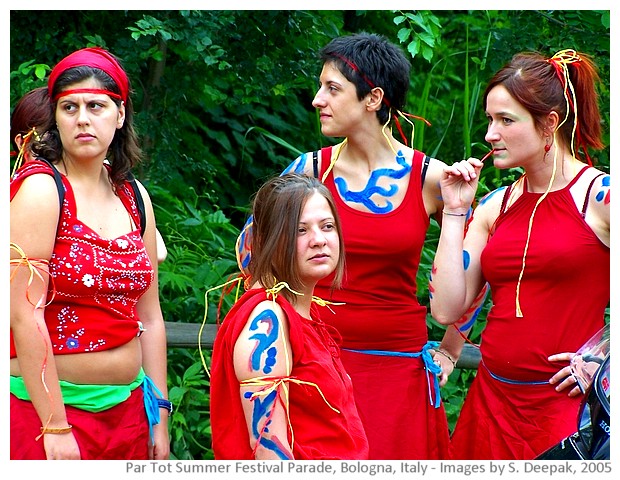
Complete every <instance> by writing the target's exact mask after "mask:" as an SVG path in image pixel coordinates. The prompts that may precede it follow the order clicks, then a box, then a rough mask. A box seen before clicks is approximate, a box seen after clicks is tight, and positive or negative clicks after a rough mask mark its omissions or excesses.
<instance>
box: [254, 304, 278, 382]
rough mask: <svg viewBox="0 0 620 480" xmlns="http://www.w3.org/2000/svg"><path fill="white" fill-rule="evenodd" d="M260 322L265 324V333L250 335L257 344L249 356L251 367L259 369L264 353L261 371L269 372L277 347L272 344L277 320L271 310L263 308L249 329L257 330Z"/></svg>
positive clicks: (274, 359) (276, 330)
mask: <svg viewBox="0 0 620 480" xmlns="http://www.w3.org/2000/svg"><path fill="white" fill-rule="evenodd" d="M260 323H266V324H267V333H255V334H254V335H252V336H250V340H256V341H257V342H258V344H257V345H256V347H255V348H254V351H253V352H252V356H251V362H252V369H253V370H256V371H258V370H260V369H261V366H260V364H261V357H262V356H263V354H266V355H267V357H266V358H265V364H264V366H263V368H262V370H263V373H266V374H269V373H271V371H272V370H273V368H272V367H273V366H274V365H275V363H276V354H277V349H276V348H275V347H274V346H273V344H274V343H275V342H276V340H277V338H278V330H279V321H278V317H277V315H276V314H275V312H274V311H273V310H265V311H263V312H261V313H259V314H258V315H257V316H256V318H255V319H254V320H252V323H251V324H250V331H256V330H258V327H259V324H260Z"/></svg>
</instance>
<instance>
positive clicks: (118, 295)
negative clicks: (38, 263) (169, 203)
mask: <svg viewBox="0 0 620 480" xmlns="http://www.w3.org/2000/svg"><path fill="white" fill-rule="evenodd" d="M38 173H45V174H48V175H53V171H52V170H51V168H50V167H49V166H48V165H47V164H45V163H43V162H40V161H36V160H33V161H29V162H27V163H26V164H24V166H23V167H21V168H20V169H19V171H18V172H17V173H16V174H15V176H14V178H13V180H12V181H11V187H10V191H11V199H13V197H14V196H15V194H16V193H17V191H18V190H19V188H20V186H21V184H22V182H23V180H24V179H25V178H26V177H28V176H30V175H34V174H38ZM62 181H63V184H64V186H65V189H66V193H65V198H64V204H63V208H62V211H61V213H60V219H59V223H58V233H57V237H56V243H55V245H54V250H53V253H52V258H51V260H50V266H49V268H50V274H51V279H52V280H53V282H52V281H50V283H49V291H48V299H49V298H51V293H52V289H54V290H55V297H54V299H53V301H52V303H51V304H50V305H48V306H47V307H46V308H45V322H46V324H47V328H48V331H49V334H50V338H51V342H52V347H53V352H54V354H55V355H62V354H71V353H83V352H92V351H98V350H107V349H111V348H114V347H117V346H120V345H123V344H125V343H127V342H129V341H130V340H131V339H132V338H134V337H135V336H137V335H138V334H139V333H140V326H139V325H140V323H139V321H138V317H137V313H136V304H137V302H138V300H139V298H140V297H141V296H142V294H143V293H144V292H145V291H146V290H147V289H148V288H149V286H150V285H151V282H152V281H153V276H154V270H153V266H152V264H151V261H150V259H149V256H148V254H147V252H146V249H145V247H144V242H143V241H142V237H141V236H140V216H139V213H138V208H137V206H136V202H135V198H134V196H133V191H132V189H131V187H130V185H129V183H125V184H124V185H123V186H122V187H120V188H118V191H117V194H118V196H119V197H120V199H121V201H122V202H123V205H124V206H125V208H126V209H127V211H128V212H129V214H130V215H131V217H132V219H133V221H134V223H135V225H137V227H136V229H135V230H134V231H133V232H130V233H128V234H125V235H121V236H120V237H118V238H114V239H106V238H102V237H100V236H99V235H98V234H97V233H96V232H95V231H93V230H92V229H91V228H89V227H88V226H87V225H85V224H84V223H82V222H81V221H80V220H79V219H78V218H77V212H76V205H75V198H74V195H73V190H72V188H71V184H70V183H69V181H68V179H67V177H65V176H64V175H62ZM11 357H15V346H14V343H13V336H12V335H11Z"/></svg>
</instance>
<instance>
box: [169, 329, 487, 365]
mask: <svg viewBox="0 0 620 480" xmlns="http://www.w3.org/2000/svg"><path fill="white" fill-rule="evenodd" d="M216 330H217V325H213V324H211V323H208V324H205V326H204V327H203V329H202V335H201V337H200V346H201V348H203V349H206V350H210V349H211V348H213V339H214V338H215V332H216ZM198 332H200V324H197V323H181V322H166V337H167V340H168V348H175V347H185V348H198ZM479 362H480V351H479V350H478V348H476V347H475V346H473V345H469V344H467V343H466V344H465V345H464V346H463V352H462V353H461V357H460V358H459V360H458V362H457V363H456V367H457V368H466V369H476V368H478V363H479Z"/></svg>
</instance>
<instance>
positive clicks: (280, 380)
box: [239, 377, 340, 453]
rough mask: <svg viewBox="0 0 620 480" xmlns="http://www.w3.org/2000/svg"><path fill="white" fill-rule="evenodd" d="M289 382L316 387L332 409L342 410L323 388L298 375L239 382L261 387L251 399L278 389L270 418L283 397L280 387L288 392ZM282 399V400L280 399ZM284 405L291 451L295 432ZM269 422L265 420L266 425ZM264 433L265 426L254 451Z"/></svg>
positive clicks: (255, 378) (244, 385)
mask: <svg viewBox="0 0 620 480" xmlns="http://www.w3.org/2000/svg"><path fill="white" fill-rule="evenodd" d="M287 382H292V383H295V384H297V385H308V386H311V387H314V388H315V389H316V390H317V392H319V395H321V398H322V399H323V401H324V402H325V404H326V405H327V406H328V407H329V408H330V409H332V410H333V411H334V412H336V413H338V414H340V410H338V409H337V408H335V407H333V406H332V405H331V404H330V403H329V402H328V401H327V398H325V395H324V394H323V392H322V391H321V388H320V387H319V386H318V385H317V384H316V383H313V382H306V381H304V380H300V379H298V378H296V377H254V378H250V379H248V380H244V381H242V382H239V384H240V386H241V387H259V388H260V390H258V391H256V392H253V393H252V395H251V396H250V401H253V400H254V399H256V398H258V397H265V396H267V395H269V394H270V393H272V392H273V391H276V399H275V400H274V402H273V406H272V407H271V410H270V412H269V415H268V416H267V419H270V418H271V416H272V415H273V412H274V410H275V408H276V401H277V400H279V399H281V396H280V389H281V388H283V389H284V391H285V392H287V390H286V384H287ZM280 401H281V400H280ZM282 406H283V408H284V411H285V414H286V423H287V424H288V429H289V431H290V432H291V451H292V450H293V448H294V445H295V433H294V431H293V425H292V424H291V418H290V414H289V411H288V407H287V406H286V405H285V404H284V402H282ZM266 424H267V422H265V425H264V426H266ZM263 433H264V427H263V429H261V431H260V433H259V435H258V438H257V439H256V446H255V447H254V451H253V452H252V453H255V452H256V449H257V448H258V446H259V444H260V439H261V438H262V437H263Z"/></svg>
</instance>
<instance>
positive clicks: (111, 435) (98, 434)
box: [11, 387, 149, 460]
mask: <svg viewBox="0 0 620 480" xmlns="http://www.w3.org/2000/svg"><path fill="white" fill-rule="evenodd" d="M65 409H66V411H67V421H68V423H69V424H70V425H73V429H72V431H73V434H74V436H75V439H76V441H77V443H78V446H79V448H80V455H81V457H82V460H148V459H149V448H148V447H149V424H148V420H147V417H146V410H145V408H144V395H143V391H142V388H141V387H139V388H136V389H135V390H134V391H133V392H132V393H131V396H130V397H129V398H128V399H127V400H126V401H124V402H123V403H121V404H119V405H116V406H114V407H112V408H110V409H108V410H104V411H102V412H96V413H93V412H86V411H84V410H80V409H78V408H75V407H71V406H66V407H65ZM40 433H41V420H40V419H39V416H38V415H37V413H36V411H35V409H34V407H33V406H32V403H31V402H29V401H25V400H19V399H18V398H17V397H15V396H14V395H11V460H46V456H45V449H44V447H43V439H42V438H41V439H39V440H38V441H36V440H35V438H36V437H37V436H38V435H39V434H40Z"/></svg>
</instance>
